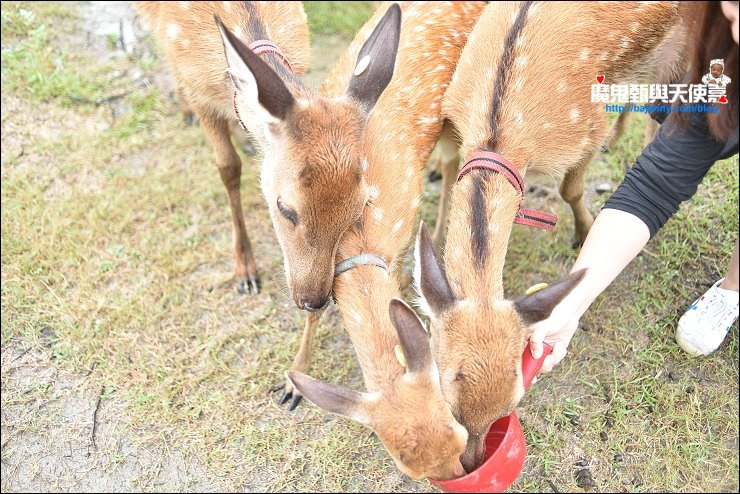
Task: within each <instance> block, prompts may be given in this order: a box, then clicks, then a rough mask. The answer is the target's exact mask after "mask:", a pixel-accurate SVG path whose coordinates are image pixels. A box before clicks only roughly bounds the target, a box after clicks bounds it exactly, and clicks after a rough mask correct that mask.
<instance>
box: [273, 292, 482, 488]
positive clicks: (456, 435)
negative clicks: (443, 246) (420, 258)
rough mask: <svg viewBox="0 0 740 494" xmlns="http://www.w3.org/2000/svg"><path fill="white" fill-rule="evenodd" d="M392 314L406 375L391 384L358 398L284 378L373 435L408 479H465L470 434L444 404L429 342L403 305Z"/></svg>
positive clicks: (293, 376)
mask: <svg viewBox="0 0 740 494" xmlns="http://www.w3.org/2000/svg"><path fill="white" fill-rule="evenodd" d="M389 312H390V317H391V321H392V323H393V326H394V327H395V329H396V331H397V333H398V338H399V340H400V343H401V348H402V349H403V354H404V356H405V360H406V369H405V371H404V370H402V369H400V370H399V372H397V373H396V378H395V379H394V380H392V381H391V382H382V383H381V384H380V386H379V389H377V390H375V391H373V392H365V393H359V392H357V391H352V390H349V389H346V388H343V387H340V386H335V385H333V384H328V383H325V382H322V381H318V380H316V379H313V378H311V377H309V376H307V375H305V374H302V373H300V372H293V371H288V372H287V373H286V375H287V376H288V378H289V379H290V380H291V381H292V382H293V384H294V385H295V387H296V388H297V389H298V390H299V391H300V392H301V394H302V395H303V396H304V397H305V398H307V399H308V400H309V401H311V402H312V403H314V404H315V405H317V406H319V407H321V408H323V409H324V410H327V411H329V412H332V413H336V414H339V415H343V416H345V417H349V418H351V419H353V420H356V421H358V422H360V423H362V424H364V425H366V426H368V427H369V428H371V429H372V430H373V431H375V433H376V434H377V435H378V437H379V438H380V440H381V442H382V443H383V445H384V446H385V447H386V449H387V450H388V452H389V453H390V454H391V456H392V457H393V460H394V461H395V462H396V465H397V466H398V469H399V470H401V471H402V472H403V473H405V474H406V475H408V476H409V477H411V478H413V479H420V478H422V477H435V478H438V479H444V480H446V479H451V478H456V477H459V476H461V475H464V473H465V472H464V470H463V467H462V465H461V464H460V454H461V453H462V452H463V450H464V449H465V445H466V442H467V438H468V433H467V431H466V430H465V429H464V428H463V427H462V426H461V425H460V424H458V423H457V422H456V421H455V418H454V417H453V416H452V413H451V412H450V409H449V407H448V406H447V404H446V403H445V401H444V399H442V395H441V391H440V388H439V375H438V372H437V367H436V365H435V363H434V360H433V359H432V353H431V349H430V347H429V337H428V335H427V333H426V331H425V330H424V327H423V326H422V323H421V321H419V318H418V317H417V316H416V314H415V313H414V311H413V310H411V309H410V308H409V307H408V305H406V304H405V303H404V302H403V301H402V300H400V299H397V298H394V299H392V301H391V302H390V311H389Z"/></svg>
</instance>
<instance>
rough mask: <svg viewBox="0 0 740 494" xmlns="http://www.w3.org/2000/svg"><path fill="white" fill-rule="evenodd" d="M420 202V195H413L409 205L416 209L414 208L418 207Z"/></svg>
mask: <svg viewBox="0 0 740 494" xmlns="http://www.w3.org/2000/svg"><path fill="white" fill-rule="evenodd" d="M420 204H421V196H416V197H414V199H413V200H412V201H411V207H412V208H413V209H416V208H418V207H419V205H420Z"/></svg>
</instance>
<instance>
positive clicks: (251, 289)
mask: <svg viewBox="0 0 740 494" xmlns="http://www.w3.org/2000/svg"><path fill="white" fill-rule="evenodd" d="M261 289H262V281H261V280H260V279H259V278H253V279H251V280H247V279H245V280H239V284H238V285H237V287H236V291H237V292H239V293H240V294H242V295H257V294H258V293H259V292H260V290H261Z"/></svg>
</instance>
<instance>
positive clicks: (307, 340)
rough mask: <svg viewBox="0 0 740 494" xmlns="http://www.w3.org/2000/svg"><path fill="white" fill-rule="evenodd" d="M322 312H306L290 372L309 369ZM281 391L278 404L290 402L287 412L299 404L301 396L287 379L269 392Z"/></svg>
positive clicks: (304, 371)
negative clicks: (299, 342)
mask: <svg viewBox="0 0 740 494" xmlns="http://www.w3.org/2000/svg"><path fill="white" fill-rule="evenodd" d="M323 313H324V311H319V312H308V313H307V314H308V315H307V317H306V325H305V327H304V328H303V337H302V338H301V347H300V348H299V349H298V353H297V354H296V356H295V358H294V359H293V364H292V365H291V366H290V370H294V371H300V372H302V373H304V374H306V373H308V370H309V368H310V367H311V345H312V344H313V336H314V334H315V333H316V326H317V325H318V324H319V319H321V314H323ZM280 389H282V390H283V395H282V396H281V397H280V404H281V405H282V404H284V403H286V402H287V401H288V400H290V405H288V411H292V410H294V409H295V407H297V406H298V404H299V403H300V402H301V399H302V398H303V396H301V394H300V393H299V392H298V390H297V389H295V388H293V384H292V383H291V382H290V380H289V379H285V382H283V383H280V384H278V385H277V386H275V387H274V388H272V390H271V391H278V390H280Z"/></svg>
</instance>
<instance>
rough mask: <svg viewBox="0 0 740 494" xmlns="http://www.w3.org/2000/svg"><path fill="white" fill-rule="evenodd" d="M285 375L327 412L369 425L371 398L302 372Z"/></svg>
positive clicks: (288, 372) (310, 399)
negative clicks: (366, 410) (367, 409)
mask: <svg viewBox="0 0 740 494" xmlns="http://www.w3.org/2000/svg"><path fill="white" fill-rule="evenodd" d="M285 376H286V377H287V378H288V379H290V382H292V383H293V386H295V387H296V389H297V390H298V391H299V392H300V393H301V394H302V395H303V396H305V397H306V399H307V400H308V401H310V402H311V403H313V404H314V405H316V406H317V407H319V408H323V409H324V410H326V411H327V412H331V413H336V414H338V415H343V416H345V417H348V418H351V419H352V420H356V421H357V422H360V423H361V424H364V425H368V423H369V422H370V421H369V418H368V415H367V414H366V413H365V404H366V403H367V401H368V400H369V398H368V397H367V396H366V395H365V394H364V393H358V392H357V391H352V390H350V389H347V388H343V387H341V386H336V385H334V384H329V383H327V382H324V381H319V380H318V379H314V378H313V377H310V376H307V375H306V374H304V373H302V372H297V371H286V372H285Z"/></svg>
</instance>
